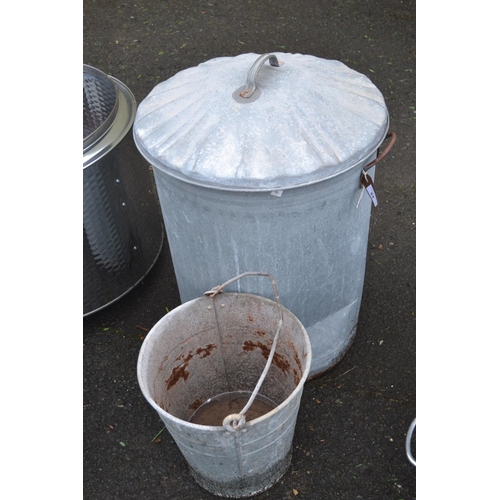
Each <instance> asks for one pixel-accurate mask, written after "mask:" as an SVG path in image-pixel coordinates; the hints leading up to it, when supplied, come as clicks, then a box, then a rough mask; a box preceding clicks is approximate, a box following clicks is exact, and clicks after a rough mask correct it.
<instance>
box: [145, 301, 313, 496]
mask: <svg viewBox="0 0 500 500" xmlns="http://www.w3.org/2000/svg"><path fill="white" fill-rule="evenodd" d="M283 312H284V320H283V326H282V329H281V333H280V335H279V339H278V344H277V348H276V352H275V355H274V357H273V362H272V364H271V365H270V369H269V372H268V373H267V376H266V378H265V381H264V383H263V385H262V387H261V389H260V391H259V395H262V396H265V397H266V398H267V399H269V400H271V401H273V402H274V403H275V405H276V406H275V408H274V409H272V410H271V411H269V412H268V413H266V414H264V415H261V416H259V417H258V418H255V419H254V420H250V421H248V422H247V423H246V424H245V425H244V427H243V428H242V429H241V430H239V431H234V432H230V431H228V430H226V428H225V427H223V426H222V422H221V423H220V424H219V425H199V424H195V423H192V422H190V419H191V417H192V416H193V414H194V413H195V411H196V410H197V409H198V408H199V407H200V406H201V405H203V404H204V403H206V402H207V401H208V400H210V399H211V398H213V397H215V396H217V395H220V394H224V393H233V392H235V391H244V392H248V391H249V392H252V390H253V389H254V387H255V384H256V382H257V380H258V379H259V377H260V375H261V373H262V371H263V369H264V366H265V364H266V361H267V358H268V355H269V350H270V348H271V344H272V341H273V338H274V334H275V332H276V327H277V324H278V321H279V313H278V310H277V305H276V303H275V302H273V301H270V300H268V299H266V298H262V297H257V296H255V295H249V294H238V293H222V294H220V295H218V296H216V297H214V298H210V297H201V298H198V299H194V300H192V301H189V302H187V303H185V304H183V305H181V306H179V307H178V308H176V309H174V310H173V311H171V312H170V313H168V314H167V315H166V316H164V317H163V319H162V320H160V321H159V322H158V323H157V324H156V325H155V326H154V327H153V329H152V330H151V331H150V332H149V333H148V335H147V336H146V338H145V340H144V343H143V346H142V348H141V352H140V355H139V360H138V379H139V385H140V387H141V390H142V392H143V394H144V396H145V397H146V399H147V400H148V402H149V403H150V404H151V405H152V407H153V408H154V409H155V410H156V411H157V412H158V414H159V416H160V418H161V419H162V421H163V422H164V424H165V426H166V427H167V429H168V430H169V432H170V433H171V435H172V437H173V438H174V440H175V442H176V443H177V445H178V446H179V449H180V451H181V452H182V454H183V455H184V457H185V458H186V460H187V462H188V464H189V467H190V469H191V472H192V474H193V477H194V478H195V479H196V481H197V482H198V483H199V484H200V485H201V486H202V487H204V488H205V489H207V490H208V491H210V492H212V493H214V494H215V495H219V496H223V497H229V498H240V497H248V496H252V495H254V494H256V493H258V492H261V491H264V490H266V489H268V488H270V487H271V486H272V485H273V484H275V482H276V481H277V480H278V479H279V478H280V477H281V476H282V475H283V474H284V473H285V472H286V470H287V468H288V467H289V465H290V461H291V454H292V440H293V435H294V429H295V423H296V419H297V414H298V411H299V407H300V398H301V395H302V389H303V384H304V383H305V381H306V379H307V376H308V372H309V368H310V363H311V347H310V343H309V339H308V336H307V333H306V331H305V329H304V327H303V326H302V324H301V323H300V322H299V321H298V319H297V318H296V317H295V316H294V315H293V314H292V313H290V312H289V311H287V310H285V309H284V311H283Z"/></svg>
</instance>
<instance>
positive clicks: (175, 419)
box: [137, 292, 312, 435]
mask: <svg viewBox="0 0 500 500" xmlns="http://www.w3.org/2000/svg"><path fill="white" fill-rule="evenodd" d="M221 295H222V296H225V297H227V296H230V295H231V296H235V295H238V296H250V297H253V298H258V299H259V300H261V301H262V302H266V303H268V304H273V305H277V303H276V302H275V301H274V300H271V299H268V298H267V297H262V296H260V295H256V294H251V293H244V292H223V293H222V294H221ZM207 300H210V298H209V297H198V298H196V299H192V300H190V301H188V302H185V303H184V304H180V305H179V306H177V307H176V308H175V309H172V310H171V311H169V312H168V313H167V314H165V315H164V316H163V317H162V318H160V320H159V321H157V322H156V323H155V325H154V326H153V328H151V330H150V331H149V332H148V334H147V335H146V336H145V337H144V340H143V342H142V345H141V349H140V351H139V356H138V360H137V380H138V383H139V388H140V389H141V392H142V394H143V396H144V397H145V398H146V400H147V401H148V403H149V404H150V405H151V406H152V407H153V408H154V409H155V410H156V411H157V412H158V413H159V414H160V415H162V416H164V417H165V418H166V419H167V420H170V421H172V422H173V423H176V424H182V425H187V426H189V427H192V428H194V429H199V430H206V431H212V432H224V433H226V432H229V431H227V430H226V429H225V428H224V427H223V426H222V425H220V426H219V425H201V424H195V423H192V422H188V421H187V420H183V419H182V418H179V417H176V416H174V415H172V414H171V413H169V412H168V411H166V410H164V409H163V408H162V407H161V406H160V405H158V403H156V401H155V400H154V399H153V398H152V396H151V393H150V391H149V389H148V386H147V383H146V380H145V377H144V370H143V369H142V367H143V365H144V364H145V360H144V358H145V356H146V350H147V345H148V344H149V343H151V342H152V341H153V340H154V337H155V336H158V335H159V332H160V329H161V326H163V324H164V323H165V322H166V321H168V320H167V317H168V316H170V318H171V317H172V315H174V314H180V313H182V312H183V309H187V308H188V307H189V306H192V305H193V303H195V302H200V301H205V302H206V301H207ZM281 307H282V309H283V310H284V314H288V315H290V317H291V318H292V319H293V320H295V321H296V322H297V323H298V324H299V325H300V329H301V331H302V333H303V335H304V339H305V342H306V348H307V349H306V351H307V352H306V363H305V367H304V369H303V371H302V376H301V378H300V380H299V383H298V384H297V385H296V386H295V388H294V390H293V391H292V392H291V393H290V394H289V395H288V396H287V398H286V399H285V400H284V401H282V402H281V403H280V404H279V405H278V406H276V408H273V409H272V410H271V411H269V412H267V413H266V414H264V415H262V416H260V417H258V418H255V419H253V420H250V421H249V422H247V423H246V424H245V425H244V427H243V429H242V430H244V429H246V428H248V427H252V426H254V425H257V424H258V423H260V422H262V421H264V420H266V419H268V418H271V416H273V415H274V414H276V413H278V411H280V410H281V409H283V408H284V407H285V406H287V405H288V404H290V402H291V401H292V400H293V399H294V398H295V397H296V396H297V394H298V393H300V391H302V389H303V387H304V384H305V383H306V381H307V378H308V376H309V371H310V369H311V362H312V347H311V341H310V339H309V335H308V333H307V330H306V329H305V327H304V325H303V324H302V322H301V321H300V320H299V319H298V318H297V316H295V314H293V313H292V312H291V311H290V310H289V309H287V308H286V307H284V306H281ZM234 434H235V435H237V434H238V432H235V433H234Z"/></svg>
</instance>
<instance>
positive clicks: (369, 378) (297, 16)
mask: <svg viewBox="0 0 500 500" xmlns="http://www.w3.org/2000/svg"><path fill="white" fill-rule="evenodd" d="M83 11H84V32H83V42H84V43H83V62H84V63H85V64H89V65H91V66H94V67H96V68H98V69H100V70H102V71H104V72H105V73H107V74H110V75H112V76H114V77H115V78H117V79H118V80H120V81H122V82H123V83H125V84H126V85H127V86H128V87H129V88H130V90H131V91H132V92H133V94H134V95H135V98H136V100H137V102H138V103H139V102H141V101H142V100H143V99H144V98H145V97H146V96H147V95H148V93H149V92H150V91H151V90H152V88H153V87H154V86H155V85H156V84H157V83H159V82H161V81H164V80H166V79H168V78H169V77H171V76H173V75H174V74H176V73H177V72H179V71H180V70H182V69H185V68H188V67H191V66H195V65H197V64H199V63H201V62H204V61H207V60H209V59H212V58H215V57H219V56H234V55H237V54H240V53H245V52H255V53H265V52H272V51H280V52H292V53H303V54H311V55H314V56H318V57H323V58H327V59H337V60H340V61H342V62H344V63H345V64H346V65H348V66H349V67H351V68H352V69H355V70H356V71H359V72H360V73H363V74H365V75H367V76H368V77H369V78H370V79H371V80H372V82H373V83H374V84H375V85H376V86H377V87H378V88H379V89H380V91H381V92H382V94H383V95H384V98H385V100H386V104H387V107H388V109H389V113H390V119H391V127H390V128H391V130H393V131H394V132H396V134H397V137H398V140H397V142H396V145H395V146H394V148H393V149H392V151H391V153H390V155H389V156H388V157H387V158H386V159H385V160H384V161H383V162H382V163H381V164H380V166H379V168H378V169H377V180H376V185H377V194H378V198H379V206H378V207H377V208H376V209H373V210H372V218H371V229H370V236H369V242H368V255H367V262H366V276H365V285H364V292H363V300H362V305H361V311H360V316H359V322H358V330H357V335H356V337H355V340H354V343H353V344H352V346H351V347H350V349H349V351H348V352H347V354H346V355H345V357H344V358H343V359H342V360H341V361H340V363H338V364H337V365H336V366H335V367H333V368H332V369H331V370H329V371H328V372H327V373H326V374H324V375H323V376H322V377H320V378H317V379H314V380H311V381H309V382H307V383H306V385H305V387H304V393H303V396H302V401H301V407H300V411H299V416H298V420H297V425H296V429H295V435H294V443H293V458H292V465H291V467H290V469H289V470H288V471H287V472H286V474H285V475H284V476H283V477H282V479H281V480H279V481H278V482H277V483H276V484H275V485H274V486H273V487H272V488H271V489H270V490H268V491H266V492H264V493H261V494H260V495H259V496H258V497H256V498H262V499H264V498H269V499H294V498H297V499H300V498H306V499H345V500H353V499H365V500H379V499H380V500H385V499H394V500H401V499H403V500H412V499H415V498H416V468H415V467H414V466H413V465H412V464H410V462H409V461H408V459H407V457H406V451H405V439H406V434H407V430H408V428H409V426H410V424H411V422H412V420H413V419H414V418H415V415H416V383H415V372H416V369H415V351H416V349H415V343H416V342H415V332H416V327H415V314H416V312H415V293H416V292H415V286H416V278H415V275H416V271H415V267H416V255H415V224H416V220H415V194H416V193H415V192H416V187H415V177H416V175H415V2H414V1H413V0H411V1H402V0H382V1H378V2H374V1H368V0H366V1H365V0H339V1H327V0H311V1H307V2H306V1H297V0H295V1H289V2H265V1H262V0H256V1H251V0H249V1H244V2H243V1H241V2H239V1H233V2H228V1H220V0H219V1H217V0H212V1H211V2H207V1H202V0H199V1H192V2H181V1H174V0H170V1H161V2H160V1H154V0H135V1H127V0H121V1H112V0H108V1H106V2H98V1H91V0H84V2H83ZM179 304H180V300H179V295H178V290H177V285H176V280H175V276H174V272H173V266H172V262H171V258H170V254H169V248H168V245H167V244H165V245H164V246H163V249H162V251H161V254H160V256H159V259H158V261H157V262H156V264H155V266H154V267H153V269H152V270H151V272H150V273H149V274H148V275H147V276H146V277H145V278H144V280H143V281H142V282H141V283H140V284H139V285H138V286H137V287H136V288H135V289H134V290H132V291H131V292H130V293H129V294H128V295H126V296H125V297H123V298H122V299H120V300H119V301H117V302H116V303H114V304H112V305H110V306H108V307H107V308H105V309H103V310H102V311H99V312H97V313H95V314H93V315H91V316H89V317H87V318H85V319H84V320H83V336H84V413H83V415H84V436H83V439H84V457H83V465H84V498H85V499H88V500H90V499H92V500H118V499H120V500H123V499H126V500H129V499H136V498H137V499H139V498H140V499H146V500H149V499H151V500H152V499H155V500H157V499H159V498H168V499H172V500H174V499H211V498H214V497H213V495H211V494H210V493H208V492H206V491H205V490H204V489H202V488H201V487H200V486H198V484H197V483H196V482H195V481H194V480H193V478H192V477H191V475H190V472H189V470H188V467H187V464H186V462H185V460H184V458H183V457H182V455H181V454H180V452H179V450H178V448H177V446H176V445H175V443H174V441H173V439H172V438H171V436H170V435H169V434H168V432H167V431H166V430H165V431H162V429H163V424H162V422H161V421H160V419H159V417H158V415H157V414H156V413H155V411H154V410H153V409H152V408H151V407H150V406H149V405H148V403H147V402H146V400H145V399H144V397H143V396H142V394H141V392H140V389H139V387H138V383H137V376H136V365H137V358H138V353H139V350H140V347H141V343H142V340H143V338H144V336H145V335H146V334H147V331H148V330H149V329H151V328H152V327H153V326H154V325H155V323H156V322H157V321H158V320H159V319H160V318H161V317H162V316H163V315H165V314H166V312H167V310H169V311H170V310H172V309H174V308H175V307H176V306H178V305H179ZM414 438H416V433H415V436H414ZM415 446H416V445H415V439H414V440H413V451H414V453H415V454H416V450H415Z"/></svg>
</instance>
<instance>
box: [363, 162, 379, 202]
mask: <svg viewBox="0 0 500 500" xmlns="http://www.w3.org/2000/svg"><path fill="white" fill-rule="evenodd" d="M361 185H362V186H363V187H364V188H365V190H366V192H367V193H368V196H369V197H370V199H371V200H372V202H373V205H374V206H377V205H378V201H377V194H376V193H375V186H374V185H373V179H372V178H371V177H370V176H369V175H368V174H367V173H366V172H365V171H364V170H363V171H362V172H361Z"/></svg>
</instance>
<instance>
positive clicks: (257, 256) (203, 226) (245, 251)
mask: <svg viewBox="0 0 500 500" xmlns="http://www.w3.org/2000/svg"><path fill="white" fill-rule="evenodd" d="M360 171H361V167H359V168H356V169H352V170H351V171H348V172H344V173H343V174H341V175H339V176H337V177H335V178H332V179H329V180H326V181H323V182H320V183H317V184H314V185H310V186H304V187H300V188H295V189H290V190H285V191H283V193H282V195H281V196H280V197H278V196H273V195H271V194H270V193H268V192H267V193H261V192H254V193H242V192H232V191H225V190H217V189H208V188H204V187H201V186H196V185H192V184H187V183H185V182H183V181H179V180H177V179H174V178H172V177H171V176H169V175H168V174H166V173H164V172H163V171H161V170H159V169H155V178H156V183H157V186H158V193H159V197H160V203H161V206H162V212H163V215H164V219H165V227H166V230H167V235H168V241H169V245H170V251H171V254H172V261H173V263H174V269H175V273H176V277H177V283H178V286H179V293H180V297H181V300H182V302H187V301H189V300H192V299H193V298H195V297H198V296H200V295H201V294H202V293H203V292H204V291H206V290H208V289H209V288H210V287H211V286H212V284H213V283H218V282H220V281H221V279H222V280H224V279H225V278H227V277H229V276H234V275H236V274H239V273H241V272H244V271H246V270H248V269H259V268H262V269H267V270H269V272H270V273H271V274H273V275H274V276H275V278H276V281H277V282H278V283H279V284H280V297H281V301H282V304H283V305H284V306H285V307H286V308H287V309H289V310H290V311H293V313H294V314H295V315H296V316H297V317H298V318H300V321H301V322H302V324H303V325H304V327H305V328H306V329H307V332H308V334H309V337H310V339H311V345H312V352H313V360H312V367H311V372H310V375H311V376H312V375H315V374H318V373H321V372H322V371H324V370H326V369H328V368H329V367H331V366H332V365H334V364H335V363H336V362H337V361H339V360H340V359H341V357H342V356H343V355H344V354H345V352H346V351H347V349H348V348H349V345H350V344H351V342H352V340H353V338H354V334H355V332H356V324H357V321H358V313H359V308H360V304H361V298H362V293H363V282H364V274H365V267H366V266H365V262H366V251H367V245H368V232H369V224H370V211H371V201H370V199H369V197H368V195H367V194H364V195H363V198H362V199H361V202H360V203H359V206H358V205H357V203H358V200H359V196H360V189H359V177H360ZM229 289H231V290H233V291H245V292H248V293H253V294H256V295H262V296H267V297H269V298H272V293H271V292H270V291H269V287H268V286H266V283H262V282H256V281H247V282H238V283H236V284H234V285H231V288H229Z"/></svg>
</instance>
